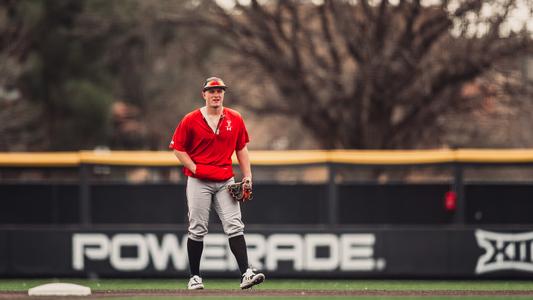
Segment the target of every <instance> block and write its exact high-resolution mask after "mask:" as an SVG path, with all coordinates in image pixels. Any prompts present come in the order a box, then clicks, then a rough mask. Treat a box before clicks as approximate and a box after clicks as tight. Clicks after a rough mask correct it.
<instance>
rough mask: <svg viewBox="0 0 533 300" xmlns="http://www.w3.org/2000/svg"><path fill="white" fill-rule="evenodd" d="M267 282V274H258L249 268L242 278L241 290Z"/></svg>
mask: <svg viewBox="0 0 533 300" xmlns="http://www.w3.org/2000/svg"><path fill="white" fill-rule="evenodd" d="M263 281H265V274H263V273H257V270H254V269H251V268H248V269H247V270H246V272H245V273H244V274H242V278H241V289H243V290H244V289H249V288H251V287H252V286H254V285H257V284H260V283H261V282H263Z"/></svg>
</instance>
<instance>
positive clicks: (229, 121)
mask: <svg viewBox="0 0 533 300" xmlns="http://www.w3.org/2000/svg"><path fill="white" fill-rule="evenodd" d="M226 131H231V120H226Z"/></svg>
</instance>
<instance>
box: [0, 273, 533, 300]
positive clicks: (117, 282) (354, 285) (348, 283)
mask: <svg viewBox="0 0 533 300" xmlns="http://www.w3.org/2000/svg"><path fill="white" fill-rule="evenodd" d="M51 282H68V283H76V284H81V285H84V286H89V287H90V288H91V289H92V290H93V291H110V290H132V289H151V290H153V289H165V290H168V289H184V288H185V287H186V284H187V280H186V279H184V278H183V279H98V280H89V279H61V280H58V279H0V292H2V291H27V290H28V289H29V288H31V287H34V286H37V285H41V284H45V283H51ZM204 284H205V286H206V289H223V290H238V289H239V288H238V284H239V281H238V279H235V280H228V279H209V278H204ZM256 289H257V290H269V289H271V290H291V289H292V290H343V291H346V290H357V291H359V290H365V289H367V290H387V291H397V290H402V291H406V290H425V291H430V290H434V291H439V290H455V291H462V290H479V291H490V290H505V291H525V290H533V281H501V280H498V281H496V280H477V281H474V280H472V281H469V280H467V281H457V280H297V279H290V280H279V279H271V280H267V281H265V283H264V284H262V285H260V286H258V287H257V288H256ZM245 293H246V292H243V296H239V297H235V296H229V297H222V296H221V297H218V296H207V297H204V298H205V299H209V300H222V299H252V298H256V297H253V296H251V295H249V296H246V294H245ZM269 298H276V299H299V300H302V299H306V300H307V299H316V300H324V299H329V298H331V297H315V296H311V297H310V296H305V297H269ZM338 298H340V299H360V300H363V299H372V300H376V299H383V300H385V299H387V300H388V299H412V298H415V299H431V300H439V299H465V297H441V296H437V297H403V296H402V297H399V296H394V297H381V296H380V297H378V296H375V297H372V296H364V297H338ZM112 299H121V298H112ZM124 299H126V298H124ZM127 299H138V300H140V299H152V300H153V299H158V300H163V299H174V300H175V299H185V298H180V297H168V296H165V297H156V296H154V297H149V298H147V297H133V298H131V297H129V298H127ZM189 299H190V298H189ZM194 299H198V298H196V297H195V298H194ZM466 299H533V298H532V297H525V296H512V297H509V296H508V297H500V296H497V297H490V298H487V297H478V296H471V297H466Z"/></svg>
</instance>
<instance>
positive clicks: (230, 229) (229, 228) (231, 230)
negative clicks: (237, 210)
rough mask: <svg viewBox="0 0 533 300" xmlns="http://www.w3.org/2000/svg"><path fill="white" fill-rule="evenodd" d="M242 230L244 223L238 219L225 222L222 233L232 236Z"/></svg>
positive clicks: (240, 232)
mask: <svg viewBox="0 0 533 300" xmlns="http://www.w3.org/2000/svg"><path fill="white" fill-rule="evenodd" d="M243 232H244V224H243V223H242V222H241V221H240V220H238V221H237V220H236V221H234V222H231V223H227V224H226V225H225V226H224V233H225V234H226V235H227V236H229V237H234V236H237V235H239V234H242V233H243Z"/></svg>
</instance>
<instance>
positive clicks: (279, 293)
mask: <svg viewBox="0 0 533 300" xmlns="http://www.w3.org/2000/svg"><path fill="white" fill-rule="evenodd" d="M198 296H211V297H213V296H220V297H225V296H232V297H239V296H243V297H309V296H317V297H328V296H331V297H334V296H344V297H349V296H352V297H358V296H361V297H363V296H373V297H374V296H375V297H394V296H399V297H402V296H403V297H409V296H416V297H435V296H452V297H469V296H485V297H490V296H503V297H505V296H533V290H525V291H512V290H508V291H506V290H491V291H489V290H461V291H459V290H438V291H435V290H433V291H430V290H417V291H410V290H396V291H390V290H347V291H336V290H258V289H256V290H244V291H243V290H200V291H189V290H185V289H178V290H120V291H116V290H112V291H111V290H110V291H94V292H93V294H92V295H91V296H87V297H61V299H62V300H70V299H78V300H79V299H86V298H95V299H96V298H114V297H198ZM55 298H56V297H35V296H32V297H30V296H28V294H27V293H26V292H0V299H55Z"/></svg>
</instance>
